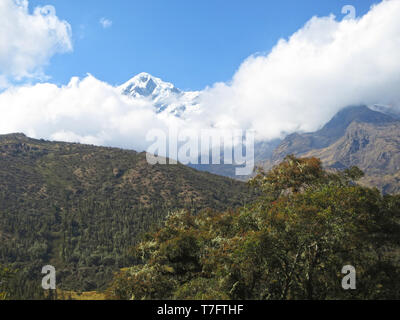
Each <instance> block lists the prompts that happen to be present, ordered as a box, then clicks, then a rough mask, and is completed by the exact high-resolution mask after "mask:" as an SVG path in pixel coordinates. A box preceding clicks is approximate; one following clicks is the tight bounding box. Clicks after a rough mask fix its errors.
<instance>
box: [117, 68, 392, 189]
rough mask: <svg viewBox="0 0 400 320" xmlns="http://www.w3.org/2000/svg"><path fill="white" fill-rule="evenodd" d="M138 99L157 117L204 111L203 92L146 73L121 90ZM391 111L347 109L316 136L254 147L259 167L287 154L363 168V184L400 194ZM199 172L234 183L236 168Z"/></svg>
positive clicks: (339, 166)
mask: <svg viewBox="0 0 400 320" xmlns="http://www.w3.org/2000/svg"><path fill="white" fill-rule="evenodd" d="M119 90H120V92H122V93H123V94H125V95H127V96H130V97H131V98H134V99H149V100H151V101H152V103H153V105H154V108H155V110H156V112H158V113H161V112H168V113H171V114H174V115H175V116H177V117H185V114H186V113H188V112H191V111H196V110H199V109H200V108H201V106H200V104H199V101H200V99H201V91H189V92H185V91H182V90H180V89H178V88H176V87H175V86H174V85H173V84H171V83H168V82H164V81H162V80H161V79H159V78H156V77H153V76H152V75H150V74H148V73H140V74H139V75H137V76H135V77H133V78H132V79H131V80H129V81H128V82H126V83H125V84H123V85H122V86H120V87H119ZM393 110H394V109H393V108H389V107H387V106H381V105H375V106H370V107H367V106H363V105H361V106H349V107H345V108H343V109H342V110H341V111H339V112H338V113H337V114H336V115H335V116H334V117H333V118H332V119H331V120H330V121H329V122H328V123H326V124H325V125H324V126H323V127H322V128H321V129H319V130H317V131H315V132H308V133H307V132H306V133H304V132H295V133H292V134H289V135H287V136H286V137H285V138H284V139H275V140H273V141H258V142H256V144H255V162H256V164H257V166H259V167H263V168H264V169H267V170H268V169H270V168H272V166H273V165H276V164H278V163H279V162H280V161H282V159H283V158H284V157H285V156H286V155H289V154H294V155H296V156H316V157H319V158H321V160H322V161H323V164H324V165H325V166H326V167H327V168H330V169H336V170H337V169H344V168H347V167H351V166H359V167H360V169H362V170H364V171H365V177H364V178H363V179H362V180H361V183H364V184H366V185H368V186H375V187H377V188H378V189H380V190H381V191H382V192H385V193H394V192H399V191H400V171H399V170H400V156H399V155H400V115H399V114H398V113H396V112H394V111H393ZM190 166H192V167H193V168H196V169H198V170H201V171H208V172H211V173H214V174H218V175H224V176H228V177H231V178H239V179H241V180H246V179H248V178H250V176H248V177H236V176H235V168H236V166H235V165H224V164H222V165H212V164H211V165H203V164H197V165H190Z"/></svg>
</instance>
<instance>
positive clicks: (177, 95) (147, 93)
mask: <svg viewBox="0 0 400 320" xmlns="http://www.w3.org/2000/svg"><path fill="white" fill-rule="evenodd" d="M118 89H119V90H120V92H121V93H122V94H124V95H126V96H129V97H131V98H136V99H149V100H151V101H152V103H153V104H154V108H155V110H156V112H157V113H161V112H168V113H172V114H174V115H176V116H177V117H181V116H182V115H183V113H184V112H186V111H187V110H189V109H190V110H193V109H195V108H196V107H198V97H199V94H200V92H198V91H188V92H185V91H181V90H179V89H178V88H176V87H175V86H174V85H173V84H172V83H169V82H164V81H162V80H161V79H160V78H157V77H154V76H152V75H151V74H149V73H146V72H142V73H139V74H138V75H136V76H134V77H133V78H132V79H130V80H128V81H127V82H125V83H124V84H123V85H121V86H120V87H118Z"/></svg>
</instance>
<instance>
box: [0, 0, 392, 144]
mask: <svg viewBox="0 0 400 320" xmlns="http://www.w3.org/2000/svg"><path fill="white" fill-rule="evenodd" d="M344 5H350V6H351V8H354V10H355V14H354V15H352V14H350V15H349V14H343V13H342V8H343V6H344ZM351 12H352V10H350V13H351ZM347 13H348V12H347ZM399 16H400V0H385V1H378V2H376V3H375V2H372V1H367V0H363V1H361V0H359V1H356V0H354V1H352V2H351V3H348V2H347V1H346V2H345V1H333V0H330V1H307V0H303V1H265V0H262V1H261V0H260V1H256V0H248V1H238V0H235V1H230V2H227V1H223V0H213V1H205V0H202V1H183V0H181V1H178V0H170V1H164V0H149V1H131V0H129V1H128V0H126V1H122V0H120V1H98V0H97V1H92V0H85V1H77V0H68V1H67V0H63V1H61V0H30V1H28V0H0V134H4V133H12V132H23V133H25V134H27V135H28V136H30V137H33V138H43V139H49V140H61V141H69V142H81V143H90V144H95V145H105V146H113V147H123V148H129V149H135V150H138V151H141V150H147V147H148V145H149V143H148V139H147V136H148V134H149V132H151V131H152V129H161V130H164V131H170V130H171V128H174V129H178V130H181V131H182V130H189V129H191V130H204V129H220V130H252V131H254V132H255V134H256V139H257V140H266V141H268V140H272V139H276V138H282V137H284V136H285V135H286V134H289V133H292V132H298V131H300V132H309V131H315V130H317V129H319V128H321V126H323V125H324V124H325V123H326V122H327V121H329V120H330V118H331V117H333V116H334V115H335V113H337V112H338V111H339V110H341V109H342V108H344V107H346V106H350V105H361V104H364V105H367V106H372V105H374V104H380V105H384V106H386V107H387V108H390V109H392V111H398V112H400V90H399V89H398V88H399V87H400V59H399V54H398V53H399V52H400V19H398V17H399ZM143 71H144V72H148V73H150V74H152V75H154V76H157V77H160V78H162V79H163V80H165V81H168V82H172V83H174V84H175V85H176V86H177V87H179V88H181V89H183V90H199V92H198V97H199V98H198V108H197V109H196V110H194V109H193V110H192V109H190V108H188V110H187V112H185V113H184V114H183V115H182V117H179V118H178V117H176V116H174V115H173V114H169V113H166V112H163V113H157V112H155V108H154V107H155V106H154V103H153V102H152V101H150V100H149V99H143V98H132V97H127V96H125V95H123V94H122V93H121V90H120V89H119V88H118V87H117V85H119V84H122V83H124V82H125V81H127V80H128V79H130V78H131V77H133V76H134V75H136V74H138V73H140V72H143Z"/></svg>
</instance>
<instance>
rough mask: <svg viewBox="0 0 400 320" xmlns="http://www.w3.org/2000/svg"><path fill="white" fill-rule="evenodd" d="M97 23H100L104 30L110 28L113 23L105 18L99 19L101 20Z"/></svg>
mask: <svg viewBox="0 0 400 320" xmlns="http://www.w3.org/2000/svg"><path fill="white" fill-rule="evenodd" d="M99 22H100V24H101V26H102V27H103V28H104V29H107V28H110V27H111V26H112V24H113V22H112V21H111V20H109V19H106V18H101V19H100V20H99Z"/></svg>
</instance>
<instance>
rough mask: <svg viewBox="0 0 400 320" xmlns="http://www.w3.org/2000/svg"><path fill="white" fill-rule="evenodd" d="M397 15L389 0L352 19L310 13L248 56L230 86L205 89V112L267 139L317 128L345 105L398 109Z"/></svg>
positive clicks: (395, 3) (398, 4) (399, 4)
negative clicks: (299, 24)
mask: <svg viewBox="0 0 400 320" xmlns="http://www.w3.org/2000/svg"><path fill="white" fill-rule="evenodd" d="M399 16H400V1H399V0H392V1H383V2H382V3H380V4H379V5H377V6H375V7H373V8H372V9H371V10H370V11H369V12H368V14H366V15H365V16H363V17H361V18H359V19H356V20H345V21H338V20H336V19H335V17H334V16H329V17H322V18H321V17H313V18H312V19H311V20H310V21H308V22H307V23H306V25H305V26H304V27H303V28H301V29H300V30H298V31H297V32H296V33H294V34H293V35H292V36H291V37H290V38H289V39H288V40H283V39H282V40H280V41H279V42H278V44H277V45H276V46H275V47H274V48H273V50H272V51H271V52H270V53H269V54H268V55H259V56H252V57H249V58H248V59H247V60H246V61H245V62H244V63H243V64H242V65H241V66H240V68H239V69H238V71H237V72H236V74H235V75H234V77H233V79H232V81H231V83H230V84H225V83H218V84H215V85H214V86H213V87H212V88H209V89H208V90H206V93H205V101H204V105H205V106H207V109H206V110H207V113H206V114H204V115H203V116H202V117H203V118H206V119H209V120H210V122H213V123H214V124H215V125H217V126H224V124H225V123H226V124H228V125H232V124H236V125H237V126H239V127H245V128H248V127H251V128H254V129H256V131H257V132H258V133H259V135H261V136H262V137H263V138H268V139H269V138H274V137H278V136H279V135H280V134H281V132H293V131H295V130H304V131H312V130H316V129H318V128H319V127H320V126H321V125H322V124H324V123H325V122H327V121H328V120H329V119H330V118H331V117H332V116H333V115H334V114H335V113H336V112H337V111H338V110H339V109H340V108H343V107H345V106H348V105H355V104H367V105H370V104H374V103H382V104H391V105H396V106H397V107H399V106H400V90H399V88H400V58H399V57H400V56H399V52H400V19H398V17H399Z"/></svg>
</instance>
